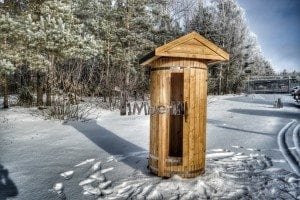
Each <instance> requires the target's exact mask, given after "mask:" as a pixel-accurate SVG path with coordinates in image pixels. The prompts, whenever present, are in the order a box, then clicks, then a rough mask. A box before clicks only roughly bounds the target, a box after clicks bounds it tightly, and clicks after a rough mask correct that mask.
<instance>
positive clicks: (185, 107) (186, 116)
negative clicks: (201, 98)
mask: <svg viewBox="0 0 300 200" xmlns="http://www.w3.org/2000/svg"><path fill="white" fill-rule="evenodd" d="M187 118H188V103H187V101H185V102H184V121H185V122H187Z"/></svg>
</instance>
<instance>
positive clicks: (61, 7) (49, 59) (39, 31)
mask: <svg viewBox="0 0 300 200" xmlns="http://www.w3.org/2000/svg"><path fill="white" fill-rule="evenodd" d="M39 9H40V11H39V16H36V15H35V16H32V15H30V14H29V15H28V16H27V19H26V20H25V21H26V25H25V30H26V31H27V33H26V46H27V47H28V48H29V49H34V50H36V52H37V55H36V56H33V57H32V58H34V59H36V58H40V59H43V58H45V59H46V61H43V62H45V63H46V64H47V65H46V66H45V67H46V68H47V90H46V95H47V100H46V105H51V88H52V87H53V86H54V83H55V82H54V78H55V71H56V64H57V63H59V62H60V61H62V60H64V59H71V58H77V59H82V60H85V59H88V58H90V57H92V56H95V55H97V54H98V50H99V45H98V43H97V42H96V41H95V40H94V38H93V36H90V35H88V34H85V33H84V32H83V24H81V23H80V22H79V20H78V19H77V18H76V17H75V16H74V13H73V10H72V1H71V0H64V1H63V0H54V1H45V2H44V3H43V4H42V5H41V6H40V8H39ZM37 17H39V18H37ZM36 61H37V60H36ZM29 63H32V61H29Z"/></svg>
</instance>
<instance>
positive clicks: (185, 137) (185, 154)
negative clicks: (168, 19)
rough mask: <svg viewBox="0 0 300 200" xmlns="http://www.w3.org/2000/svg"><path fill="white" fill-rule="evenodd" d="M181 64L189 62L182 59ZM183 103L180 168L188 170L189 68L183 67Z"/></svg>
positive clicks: (186, 64)
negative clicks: (181, 165) (181, 164)
mask: <svg viewBox="0 0 300 200" xmlns="http://www.w3.org/2000/svg"><path fill="white" fill-rule="evenodd" d="M181 63H182V66H184V67H188V66H189V63H188V61H186V60H182V62H181ZM183 84H184V86H183V87H184V91H183V93H184V104H185V111H184V112H185V116H184V118H183V120H184V121H183V168H182V169H181V170H188V164H189V117H190V116H189V114H190V108H189V107H190V105H189V94H190V68H184V83H183Z"/></svg>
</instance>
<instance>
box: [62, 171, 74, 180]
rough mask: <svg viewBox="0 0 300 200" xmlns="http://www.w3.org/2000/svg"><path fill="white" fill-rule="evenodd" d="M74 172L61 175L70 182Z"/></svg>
mask: <svg viewBox="0 0 300 200" xmlns="http://www.w3.org/2000/svg"><path fill="white" fill-rule="evenodd" d="M73 174H74V171H72V170H70V171H67V172H64V173H61V174H60V176H62V177H64V178H65V179H66V180H69V179H71V178H72V177H73Z"/></svg>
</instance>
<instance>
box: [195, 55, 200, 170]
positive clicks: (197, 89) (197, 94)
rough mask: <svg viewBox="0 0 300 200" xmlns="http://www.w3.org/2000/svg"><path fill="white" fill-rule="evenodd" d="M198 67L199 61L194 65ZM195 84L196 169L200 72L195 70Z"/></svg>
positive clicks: (198, 151)
mask: <svg viewBox="0 0 300 200" xmlns="http://www.w3.org/2000/svg"><path fill="white" fill-rule="evenodd" d="M196 66H197V67H200V66H199V61H197V63H196ZM195 74H196V76H195V79H196V83H195V165H196V166H197V169H198V167H199V153H200V149H199V147H200V144H199V143H200V141H199V134H200V133H199V131H200V70H199V69H196V72H195Z"/></svg>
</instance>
